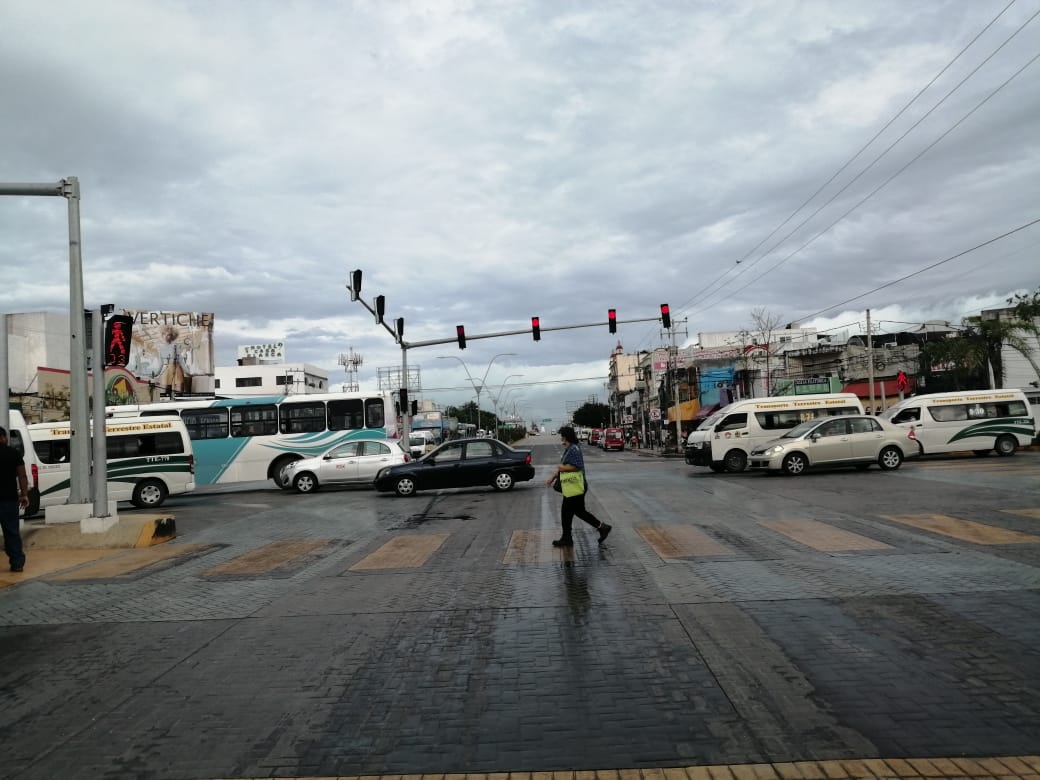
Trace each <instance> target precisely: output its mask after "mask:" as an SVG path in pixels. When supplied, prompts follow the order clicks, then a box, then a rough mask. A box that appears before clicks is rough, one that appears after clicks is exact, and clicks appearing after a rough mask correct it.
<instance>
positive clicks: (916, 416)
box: [892, 406, 921, 423]
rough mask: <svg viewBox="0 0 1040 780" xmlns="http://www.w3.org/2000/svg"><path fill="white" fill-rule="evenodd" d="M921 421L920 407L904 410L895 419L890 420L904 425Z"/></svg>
mask: <svg viewBox="0 0 1040 780" xmlns="http://www.w3.org/2000/svg"><path fill="white" fill-rule="evenodd" d="M920 419H921V407H920V406H911V407H910V408H909V409H904V410H903V411H901V412H900V413H899V414H897V415H896V416H895V417H893V418H892V422H894V423H906V422H917V421H918V420H920Z"/></svg>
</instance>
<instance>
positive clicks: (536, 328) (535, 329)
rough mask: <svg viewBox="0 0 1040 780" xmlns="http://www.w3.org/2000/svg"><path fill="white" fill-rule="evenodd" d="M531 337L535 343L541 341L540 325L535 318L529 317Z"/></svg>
mask: <svg viewBox="0 0 1040 780" xmlns="http://www.w3.org/2000/svg"><path fill="white" fill-rule="evenodd" d="M531 335H532V336H534V340H535V341H541V340H542V325H541V322H540V320H539V319H538V318H537V317H531Z"/></svg>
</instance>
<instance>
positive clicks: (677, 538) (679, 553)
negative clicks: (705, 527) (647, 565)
mask: <svg viewBox="0 0 1040 780" xmlns="http://www.w3.org/2000/svg"><path fill="white" fill-rule="evenodd" d="M636 532H637V533H638V534H639V535H640V536H642V537H643V539H644V540H645V541H646V543H647V544H649V545H650V546H651V547H652V548H653V550H654V552H655V553H657V554H658V555H659V556H661V558H663V559H665V560H670V559H673V558H699V557H703V556H709V555H733V554H734V552H733V550H731V549H730V548H728V547H724V546H723V545H721V544H719V543H718V542H716V541H715V540H714V539H712V538H711V537H710V536H708V535H707V534H706V533H704V532H703V531H701V530H700V529H698V528H694V527H693V526H692V525H644V526H640V527H638V528H636Z"/></svg>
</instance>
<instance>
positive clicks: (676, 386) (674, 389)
mask: <svg viewBox="0 0 1040 780" xmlns="http://www.w3.org/2000/svg"><path fill="white" fill-rule="evenodd" d="M675 325H676V323H674V322H673V323H672V327H671V332H672V351H671V354H670V355H669V356H668V357H669V362H671V359H672V358H673V357H674V359H675V365H674V366H670V367H669V368H670V370H669V372H668V375H669V376H670V377H671V378H672V393H673V395H674V396H675V450H676V452H680V451H681V449H680V447H681V445H680V444H679V440H680V439H681V438H682V421H681V420H680V419H679V417H680V416H681V415H680V412H679V383H678V382H676V381H675V379H676V377H675V371H676V369H678V367H679V354H678V353H677V352H676V349H675Z"/></svg>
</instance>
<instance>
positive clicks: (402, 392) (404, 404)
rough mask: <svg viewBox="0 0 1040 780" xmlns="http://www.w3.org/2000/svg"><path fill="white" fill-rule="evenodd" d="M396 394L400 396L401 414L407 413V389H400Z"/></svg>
mask: <svg viewBox="0 0 1040 780" xmlns="http://www.w3.org/2000/svg"><path fill="white" fill-rule="evenodd" d="M398 392H399V393H400V395H401V414H405V413H407V411H408V388H407V387H402V388H401V389H400V390H399V391H398Z"/></svg>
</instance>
